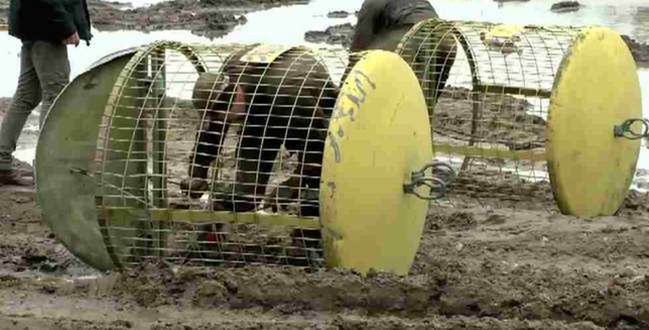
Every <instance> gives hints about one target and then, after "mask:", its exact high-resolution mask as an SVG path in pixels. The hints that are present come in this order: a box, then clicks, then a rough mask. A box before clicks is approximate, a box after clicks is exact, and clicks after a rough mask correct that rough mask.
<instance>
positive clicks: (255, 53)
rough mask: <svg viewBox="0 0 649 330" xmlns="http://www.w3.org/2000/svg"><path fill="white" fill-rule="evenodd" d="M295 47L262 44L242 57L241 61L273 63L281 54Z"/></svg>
mask: <svg viewBox="0 0 649 330" xmlns="http://www.w3.org/2000/svg"><path fill="white" fill-rule="evenodd" d="M291 48H293V47H289V46H284V45H272V44H260V45H259V46H256V47H254V48H253V49H251V50H250V51H248V52H247V53H246V54H245V55H243V56H242V57H241V61H243V62H250V63H272V62H273V61H275V60H276V59H277V58H278V57H279V56H280V55H282V54H283V53H285V52H287V51H288V50H290V49H291Z"/></svg>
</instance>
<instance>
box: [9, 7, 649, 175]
mask: <svg viewBox="0 0 649 330" xmlns="http://www.w3.org/2000/svg"><path fill="white" fill-rule="evenodd" d="M119 1H120V2H125V3H126V2H130V3H132V5H133V6H146V5H149V4H151V3H156V2H159V1H160V0H131V1H128V0H119ZM361 3H362V0H314V1H313V2H312V3H311V4H310V5H296V6H288V7H279V8H273V9H269V10H266V11H262V12H256V13H250V14H248V15H247V18H248V23H247V24H245V25H243V26H239V27H237V28H236V29H235V30H234V31H233V32H232V33H230V34H229V35H227V36H225V37H223V38H220V39H215V40H209V39H207V38H203V37H199V36H195V35H192V34H191V33H190V32H188V31H159V32H152V33H143V32H136V31H118V32H98V31H97V32H95V39H93V41H92V44H91V46H90V47H87V46H86V45H80V46H79V47H78V48H74V47H71V48H70V49H69V50H70V61H71V67H72V76H75V75H77V74H79V73H80V72H82V71H83V70H84V69H85V68H86V67H87V66H88V65H90V64H91V63H92V62H94V61H95V60H97V59H99V58H100V57H102V56H104V55H106V54H109V53H111V52H114V51H118V50H121V49H124V48H127V47H131V46H137V45H141V44H145V43H148V42H151V41H154V40H160V39H167V40H177V41H183V42H201V43H229V42H240V43H251V42H266V43H276V44H297V43H304V32H306V31H308V30H324V29H325V28H327V27H328V26H330V25H334V24H342V23H346V22H351V23H354V21H355V17H354V16H351V17H349V18H346V19H329V18H327V17H326V15H327V13H328V12H330V11H332V10H346V11H348V12H354V11H356V10H358V8H359V7H360V4H361ZM434 3H435V9H436V10H437V12H438V14H439V15H440V17H442V18H444V19H450V20H476V21H494V22H503V23H519V24H520V23H525V24H560V25H603V26H608V27H611V28H614V29H616V30H617V31H619V32H620V33H623V34H629V35H631V36H632V37H634V38H636V39H638V40H641V41H644V42H648V41H649V1H647V0H625V1H614V0H590V1H588V2H587V5H586V6H585V7H584V8H582V9H581V10H580V11H578V12H572V13H562V14H556V13H552V12H551V11H550V10H549V8H550V6H551V4H552V3H553V2H552V1H546V0H531V1H529V2H524V3H506V4H504V5H502V6H500V5H499V4H498V3H496V2H494V1H493V0H436V1H435V2H434ZM19 48H20V43H19V41H17V40H15V39H13V38H10V37H9V36H8V35H7V34H6V33H2V34H0V63H2V70H1V71H2V73H3V75H2V77H0V96H5V97H6V96H11V95H12V93H13V91H14V88H15V83H16V79H17V77H18V73H19V68H18V63H19ZM639 74H640V79H641V82H642V86H643V87H642V88H643V97H644V106H645V116H646V117H649V70H642V71H640V72H639ZM35 123H36V116H32V118H31V120H30V125H31V127H30V130H32V131H35V130H36V126H35V125H34V124H35ZM34 142H35V138H34V134H29V135H24V136H23V137H22V138H21V141H20V143H19V150H18V151H17V153H16V156H17V157H18V158H20V159H23V160H25V161H31V160H32V159H33V155H34V148H33V145H34ZM640 163H641V167H643V168H649V150H646V149H644V150H643V154H642V157H641V162H640Z"/></svg>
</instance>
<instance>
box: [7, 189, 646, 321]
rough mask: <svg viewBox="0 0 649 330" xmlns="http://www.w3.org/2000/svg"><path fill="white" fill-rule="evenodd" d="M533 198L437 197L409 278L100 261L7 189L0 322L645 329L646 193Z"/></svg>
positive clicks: (27, 198)
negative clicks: (620, 205) (615, 199)
mask: <svg viewBox="0 0 649 330" xmlns="http://www.w3.org/2000/svg"><path fill="white" fill-rule="evenodd" d="M476 202H477V200H476ZM527 202H528V203H520V204H519V205H521V206H520V207H519V208H517V209H515V210H514V209H510V208H492V207H489V205H495V204H488V203H487V204H484V203H482V205H481V206H479V205H478V203H474V204H473V205H471V204H470V203H463V204H462V206H459V205H456V207H452V208H451V207H441V206H434V207H433V208H431V212H430V215H429V217H428V221H427V223H426V227H425V232H424V236H423V239H422V242H421V247H420V250H419V253H418V254H417V258H416V261H415V264H414V266H413V268H412V271H411V273H410V275H409V276H405V277H399V276H392V275H388V274H380V273H373V274H370V275H369V276H367V277H361V276H359V275H357V274H355V273H353V272H349V271H343V270H322V271H316V272H306V271H303V270H298V269H287V268H273V267H261V266H259V267H252V266H251V267H247V268H238V269H221V268H214V269H180V270H175V271H172V270H170V269H169V268H167V267H166V266H163V265H156V264H149V265H144V266H142V267H140V268H138V269H133V270H130V271H125V272H121V273H120V272H115V273H112V274H99V273H96V272H94V271H93V270H92V269H90V268H88V267H86V266H84V265H83V264H82V263H80V262H79V261H77V260H76V259H75V258H74V257H73V256H71V255H70V254H69V253H68V252H67V251H66V250H65V248H63V247H62V246H61V245H60V244H58V243H57V241H56V238H55V237H54V235H52V234H51V233H50V232H49V230H48V229H47V228H46V227H45V226H43V225H42V223H41V221H40V219H41V217H40V213H39V211H38V209H37V206H36V204H35V202H34V196H33V194H30V193H8V192H0V210H2V211H1V212H0V230H1V232H0V264H1V266H0V301H1V302H2V303H0V328H3V329H4V328H7V329H9V328H18V327H20V328H23V327H27V328H30V329H39V328H43V327H52V328H57V329H129V328H135V329H208V328H212V327H217V326H218V327H219V328H229V329H249V328H272V329H301V328H304V327H314V328H322V329H364V328H378V329H396V328H415V329H424V328H426V329H429V328H438V329H459V328H462V329H466V328H469V329H602V328H610V329H647V328H649V239H648V238H647V237H648V236H647V235H648V234H649V218H648V212H647V211H648V206H649V197H648V196H647V195H643V194H638V193H633V194H632V195H631V197H630V198H629V200H628V202H627V205H626V206H625V208H624V209H623V211H622V212H621V214H622V215H620V216H615V217H605V218H599V219H579V218H575V217H570V216H563V215H559V214H558V213H556V211H554V210H553V209H552V207H551V206H550V207H548V205H546V203H545V202H543V199H540V200H539V202H538V203H535V202H534V201H533V200H528V201H527Z"/></svg>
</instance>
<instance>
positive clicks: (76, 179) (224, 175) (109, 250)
mask: <svg viewBox="0 0 649 330" xmlns="http://www.w3.org/2000/svg"><path fill="white" fill-rule="evenodd" d="M346 57H347V56H346V54H344V53H340V52H336V51H334V50H311V49H307V48H304V47H287V46H273V45H260V44H255V45H213V46H205V45H202V46H201V45H184V44H179V43H170V42H159V43H154V44H152V45H149V46H146V47H141V48H137V49H132V50H126V51H124V52H121V53H118V54H115V55H113V56H111V57H109V58H106V59H104V60H102V61H100V62H98V63H97V64H96V65H95V66H94V67H93V68H91V69H90V70H89V71H87V72H86V73H84V74H82V75H80V76H79V77H78V78H76V79H75V80H74V81H73V82H72V83H71V84H70V85H69V86H68V87H66V89H65V90H64V92H63V93H62V94H61V96H60V97H59V98H58V100H57V102H56V104H55V105H54V106H53V108H52V110H51V111H50V114H49V115H48V118H47V121H46V123H45V125H44V128H43V133H42V134H41V137H40V140H39V145H38V150H37V160H36V163H37V182H38V194H39V200H40V202H41V205H42V207H43V209H44V211H45V212H44V213H45V218H46V221H47V222H48V224H49V225H50V226H51V227H52V229H53V231H54V232H55V233H56V234H57V236H58V237H59V238H60V239H61V240H62V241H63V242H64V243H65V244H66V246H67V247H68V248H69V249H70V250H72V251H73V252H74V253H75V254H77V255H78V256H79V257H80V258H81V259H83V260H84V261H86V262H88V263H89V264H91V265H93V266H95V267H97V268H101V269H110V268H114V267H129V266H133V265H137V264H140V263H142V262H146V261H148V260H151V259H156V260H160V259H161V260H164V261H165V262H168V263H171V264H177V265H189V266H220V265H225V266H237V265H249V264H277V265H288V266H296V267H307V268H318V267H322V266H325V265H329V266H341V267H350V268H354V269H357V270H359V271H361V272H365V271H367V270H368V269H370V268H376V269H383V270H386V271H394V272H397V273H405V272H407V271H408V269H409V267H410V264H411V262H412V260H413V259H414V254H415V251H416V249H417V246H418V242H419V236H420V235H421V230H422V226H423V221H424V218H425V213H426V208H427V203H426V202H425V201H424V200H421V199H419V198H417V197H416V196H414V195H413V194H409V193H407V192H405V191H404V188H403V186H404V184H406V183H408V182H407V181H408V179H409V178H410V176H409V175H410V174H411V173H412V172H413V171H416V170H417V169H419V168H421V167H422V166H424V165H425V163H426V162H427V161H430V160H431V159H432V152H431V151H430V150H432V146H431V138H430V126H429V124H428V121H427V120H426V105H425V100H424V97H423V94H422V92H421V89H420V87H419V83H418V81H417V79H416V77H415V75H414V73H413V72H412V70H411V69H410V67H409V66H408V65H407V63H405V62H404V61H403V60H402V59H401V58H400V57H399V56H398V55H396V54H393V53H389V52H381V51H377V52H368V53H364V54H363V55H362V56H361V60H360V61H359V62H357V63H356V64H355V65H354V67H353V68H352V69H351V70H350V74H349V75H348V76H347V77H346V79H345V81H344V82H342V83H341V82H340V80H341V79H342V78H341V77H342V74H343V72H345V70H346V65H347V63H346V60H345V59H346ZM421 150H429V151H427V152H422V151H421ZM415 188H416V189H415V192H416V191H418V193H419V194H427V193H429V191H427V190H426V189H428V188H426V187H415ZM417 189H418V190H417ZM402 219H407V221H405V220H402Z"/></svg>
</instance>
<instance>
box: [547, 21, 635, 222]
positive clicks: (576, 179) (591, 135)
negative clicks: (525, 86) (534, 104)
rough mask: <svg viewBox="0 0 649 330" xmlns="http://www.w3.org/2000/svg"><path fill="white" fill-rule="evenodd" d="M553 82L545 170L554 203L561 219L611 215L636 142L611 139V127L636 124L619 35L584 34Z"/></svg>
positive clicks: (631, 70)
mask: <svg viewBox="0 0 649 330" xmlns="http://www.w3.org/2000/svg"><path fill="white" fill-rule="evenodd" d="M576 40H577V41H576V42H575V44H574V45H573V46H572V47H571V48H570V52H569V54H568V55H567V56H566V57H565V59H564V61H563V63H562V64H561V68H560V70H559V74H558V79H557V81H556V82H555V86H554V89H553V93H552V97H551V101H550V114H549V118H548V146H547V152H548V169H549V172H550V179H551V181H552V186H553V189H554V194H555V198H556V200H557V202H558V204H559V207H560V208H561V211H562V212H564V213H567V214H572V215H577V216H582V217H594V216H600V215H611V214H613V213H615V212H616V211H617V210H618V209H619V207H620V205H621V204H622V202H623V200H624V198H625V196H626V194H627V192H628V189H629V186H630V184H631V181H632V179H633V175H634V172H635V168H636V164H637V160H638V154H639V151H640V142H639V141H630V140H627V139H623V138H616V137H615V136H614V134H613V129H614V127H615V125H620V124H621V123H622V122H624V121H625V120H626V119H630V118H640V117H641V116H642V106H641V98H640V84H639V81H638V76H637V73H636V66H635V62H634V60H633V58H632V56H631V54H630V52H629V49H628V47H627V46H626V45H625V43H624V42H623V40H622V38H620V36H619V35H618V34H617V33H615V32H613V31H611V30H609V29H606V28H587V29H584V30H583V31H582V33H581V35H580V36H578V37H577V39H576Z"/></svg>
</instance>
